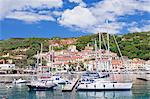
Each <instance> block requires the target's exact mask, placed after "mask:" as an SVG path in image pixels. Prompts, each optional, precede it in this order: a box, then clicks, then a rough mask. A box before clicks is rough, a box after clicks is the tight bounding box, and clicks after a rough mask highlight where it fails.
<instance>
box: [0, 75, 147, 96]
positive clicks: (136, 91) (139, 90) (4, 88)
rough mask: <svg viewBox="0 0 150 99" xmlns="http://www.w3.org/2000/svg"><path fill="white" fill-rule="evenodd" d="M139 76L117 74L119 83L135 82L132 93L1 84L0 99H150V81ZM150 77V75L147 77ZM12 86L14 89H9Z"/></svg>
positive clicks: (116, 77)
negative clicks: (49, 89)
mask: <svg viewBox="0 0 150 99" xmlns="http://www.w3.org/2000/svg"><path fill="white" fill-rule="evenodd" d="M138 76H141V75H137V74H130V75H125V76H124V75H122V74H116V75H115V76H113V79H116V80H118V81H122V80H124V78H131V79H132V80H133V88H132V90H130V91H99V92H95V91H76V90H74V91H73V92H61V87H62V86H63V85H59V86H58V87H57V88H56V89H55V90H53V91H29V89H28V87H27V86H26V85H24V84H22V85H21V84H19V85H13V84H0V99H150V81H142V80H138V79H136V77H138ZM146 76H147V77H150V75H146ZM8 86H12V88H8Z"/></svg>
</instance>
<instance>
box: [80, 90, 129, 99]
mask: <svg viewBox="0 0 150 99" xmlns="http://www.w3.org/2000/svg"><path fill="white" fill-rule="evenodd" d="M78 94H79V97H80V99H83V98H84V99H85V98H86V97H87V99H116V98H117V99H122V98H123V99H129V98H131V97H132V91H101V92H78Z"/></svg>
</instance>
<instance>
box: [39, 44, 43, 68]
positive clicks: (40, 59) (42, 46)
mask: <svg viewBox="0 0 150 99" xmlns="http://www.w3.org/2000/svg"><path fill="white" fill-rule="evenodd" d="M42 52H43V44H42V43H41V52H40V61H41V62H40V63H41V66H42Z"/></svg>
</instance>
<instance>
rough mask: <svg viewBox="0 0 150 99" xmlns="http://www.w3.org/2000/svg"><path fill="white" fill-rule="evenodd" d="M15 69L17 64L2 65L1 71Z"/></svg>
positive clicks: (0, 65)
mask: <svg viewBox="0 0 150 99" xmlns="http://www.w3.org/2000/svg"><path fill="white" fill-rule="evenodd" d="M10 69H15V64H0V70H10Z"/></svg>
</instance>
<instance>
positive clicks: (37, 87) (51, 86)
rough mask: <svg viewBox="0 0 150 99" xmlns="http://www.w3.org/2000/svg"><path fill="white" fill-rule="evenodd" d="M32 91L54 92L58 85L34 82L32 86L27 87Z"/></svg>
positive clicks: (47, 82)
mask: <svg viewBox="0 0 150 99" xmlns="http://www.w3.org/2000/svg"><path fill="white" fill-rule="evenodd" d="M27 86H28V87H29V89H30V90H36V91H39V90H53V89H54V87H56V86H57V85H56V84H55V83H52V82H51V81H50V82H49V81H38V80H36V81H32V82H31V83H30V84H28V85H27Z"/></svg>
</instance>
